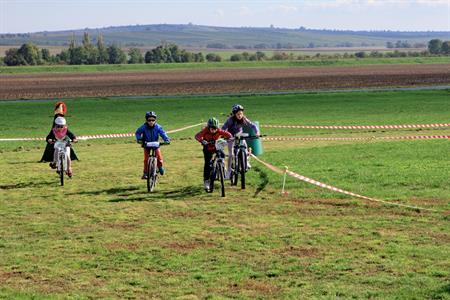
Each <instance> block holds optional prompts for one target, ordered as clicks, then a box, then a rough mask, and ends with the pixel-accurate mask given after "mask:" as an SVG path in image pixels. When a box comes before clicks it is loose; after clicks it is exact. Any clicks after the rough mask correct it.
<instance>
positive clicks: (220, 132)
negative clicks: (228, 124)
mask: <svg viewBox="0 0 450 300" xmlns="http://www.w3.org/2000/svg"><path fill="white" fill-rule="evenodd" d="M219 134H220V135H221V136H223V137H224V138H225V139H229V138H231V137H232V135H231V133H229V132H228V131H225V130H220V131H219Z"/></svg>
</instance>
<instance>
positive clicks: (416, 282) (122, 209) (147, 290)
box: [0, 90, 450, 299]
mask: <svg viewBox="0 0 450 300" xmlns="http://www.w3.org/2000/svg"><path fill="white" fill-rule="evenodd" d="M449 95H450V91H449V90H441V91H398V92H364V93H363V92H357V93H311V94H297V95H274V96H234V97H185V98H167V99H140V100H136V99H131V98H130V99H125V98H111V99H106V98H105V99H68V100H67V101H66V103H67V104H68V108H69V114H68V117H67V119H68V122H69V126H70V128H71V129H72V130H73V131H74V132H75V133H76V134H78V135H87V134H94V133H127V132H134V130H135V129H136V128H137V127H138V126H139V125H140V124H141V123H142V119H143V114H144V112H145V111H147V110H155V111H157V112H158V114H159V122H160V123H161V124H162V125H163V126H164V127H165V129H166V130H171V129H176V128H180V127H183V126H186V125H191V124H195V123H198V122H200V121H202V120H203V121H205V120H206V119H207V118H208V117H209V116H211V115H214V116H217V117H219V119H220V120H221V121H223V120H224V119H225V115H226V114H227V113H228V110H229V108H230V106H231V105H232V104H233V103H241V104H243V105H244V106H245V107H246V108H247V114H248V115H249V117H251V119H253V120H258V121H259V122H260V123H261V124H305V125H356V124H360V125H383V124H420V123H448V112H449V111H450V102H449V101H448V99H449ZM52 106H53V101H38V102H21V101H15V102H12V101H5V102H0V112H1V113H0V117H1V118H0V138H6V137H38V136H45V135H46V134H47V132H48V130H49V129H50V128H49V127H50V124H51V121H52V116H51V112H52ZM198 129H199V128H198ZM196 131H197V129H189V130H186V131H182V132H179V133H176V134H173V135H172V136H171V137H172V138H173V142H172V145H170V146H169V147H166V148H164V149H163V153H164V156H165V163H166V167H167V171H168V173H167V175H165V176H164V177H163V178H162V179H161V180H160V184H159V185H158V186H157V191H156V192H155V193H154V194H148V193H146V188H145V182H143V181H142V180H140V175H141V168H142V150H141V149H140V148H139V146H138V145H137V144H136V143H135V142H134V141H133V139H131V138H124V139H114V140H88V141H80V142H79V143H78V144H77V145H76V146H75V148H76V150H77V154H78V156H79V157H80V161H79V162H75V163H74V172H75V175H74V177H73V179H71V180H68V181H67V183H66V185H65V186H64V187H60V186H58V178H57V175H56V174H55V173H54V171H52V170H51V169H50V168H49V167H48V165H47V164H39V163H37V161H38V160H39V159H40V157H41V154H42V151H43V148H44V146H45V145H44V143H43V142H0V170H2V172H0V298H7V299H10V298H14V299H30V298H32V299H48V298H51V299H60V298H70V299H72V298H73V299H91V298H131V299H136V298H137V299H141V298H162V299H173V298H179V299H228V298H232V299H255V298H256V299H267V298H285V299H286V298H287V299H302V298H325V299H335V298H356V299H359V298H379V299H424V298H425V299H450V283H449V280H450V272H449V271H448V270H450V261H449V256H448V253H449V252H450V246H449V245H450V243H449V241H450V235H449V232H450V231H449V230H450V226H449V211H450V202H449V199H450V189H449V185H448V178H449V175H450V173H449V170H450V157H449V152H448V149H449V145H450V144H449V143H450V140H421V141H414V140H412V141H395V140H392V141H378V140H370V141H366V142H351V141H346V142H338V141H320V142H300V141H298V142H297V141H295V142H293V141H290V142H268V141H266V142H264V144H263V146H264V154H263V155H262V156H261V159H263V160H265V161H268V162H270V163H272V164H273V165H275V166H277V167H279V168H283V167H284V166H285V165H287V166H288V167H289V169H290V170H292V171H295V172H297V173H300V174H302V175H305V176H308V177H311V178H314V179H316V180H319V181H323V182H325V183H328V184H331V185H334V186H337V187H340V188H343V189H347V190H350V191H352V192H356V193H360V194H362V195H365V196H369V197H374V198H378V199H382V200H387V201H390V202H393V203H401V204H409V205H417V206H420V207H425V208H432V209H435V210H436V212H430V211H419V210H412V209H406V208H401V207H395V206H390V205H383V204H378V203H374V202H369V201H366V200H361V199H357V198H352V197H348V196H345V195H341V194H337V193H333V192H330V191H327V190H324V189H320V188H318V187H315V186H312V185H308V184H306V183H303V182H299V181H295V179H293V178H289V179H288V180H287V190H288V191H289V195H287V196H282V195H281V194H280V189H281V183H282V177H281V176H280V175H278V174H276V173H273V172H272V171H270V170H268V169H266V168H265V167H263V166H262V165H260V164H258V163H257V162H256V161H252V169H251V171H250V172H249V173H248V180H249V183H248V188H247V189H246V190H245V191H241V190H240V189H237V188H234V187H233V188H232V187H230V186H227V191H226V192H227V196H226V197H225V198H221V197H219V194H218V193H214V194H207V193H205V192H204V191H203V190H202V178H201V173H202V159H203V158H202V153H201V147H200V146H199V144H197V143H196V142H195V141H194V140H192V139H189V138H192V137H193V135H194V134H195V133H196ZM262 133H263V134H267V135H268V136H293V135H295V136H300V135H301V136H305V137H306V136H320V137H331V136H340V137H344V136H345V137H361V136H393V135H400V136H406V135H432V134H441V135H444V134H445V135H449V134H450V129H449V128H447V129H440V130H438V129H434V130H431V129H430V130H428V129H422V130H413V129H408V130H407V129H404V130H361V131H358V130H351V131H337V130H335V131H331V130H307V129H303V130H296V129H289V130H288V129H269V128H267V129H263V130H262Z"/></svg>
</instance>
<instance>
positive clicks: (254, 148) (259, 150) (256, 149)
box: [243, 121, 263, 156]
mask: <svg viewBox="0 0 450 300" xmlns="http://www.w3.org/2000/svg"><path fill="white" fill-rule="evenodd" d="M253 123H255V125H256V127H258V131H259V122H258V121H254V122H253ZM243 131H244V132H245V133H248V134H249V135H250V136H255V135H256V132H255V130H254V129H253V128H251V127H248V126H244V128H243ZM259 133H260V134H261V131H259ZM247 146H248V147H249V148H251V152H252V153H253V155H255V156H258V155H261V154H263V147H262V143H261V139H260V138H259V137H258V138H253V139H248V140H247Z"/></svg>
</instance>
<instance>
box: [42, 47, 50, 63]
mask: <svg viewBox="0 0 450 300" xmlns="http://www.w3.org/2000/svg"><path fill="white" fill-rule="evenodd" d="M41 57H42V60H43V61H45V62H50V61H51V55H50V51H49V50H48V49H45V48H42V49H41Z"/></svg>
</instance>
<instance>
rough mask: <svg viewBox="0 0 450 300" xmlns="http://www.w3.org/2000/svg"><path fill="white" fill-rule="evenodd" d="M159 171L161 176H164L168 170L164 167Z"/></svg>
mask: <svg viewBox="0 0 450 300" xmlns="http://www.w3.org/2000/svg"><path fill="white" fill-rule="evenodd" d="M158 171H159V174H161V175H164V172H166V169H164V167H159V168H158Z"/></svg>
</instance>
